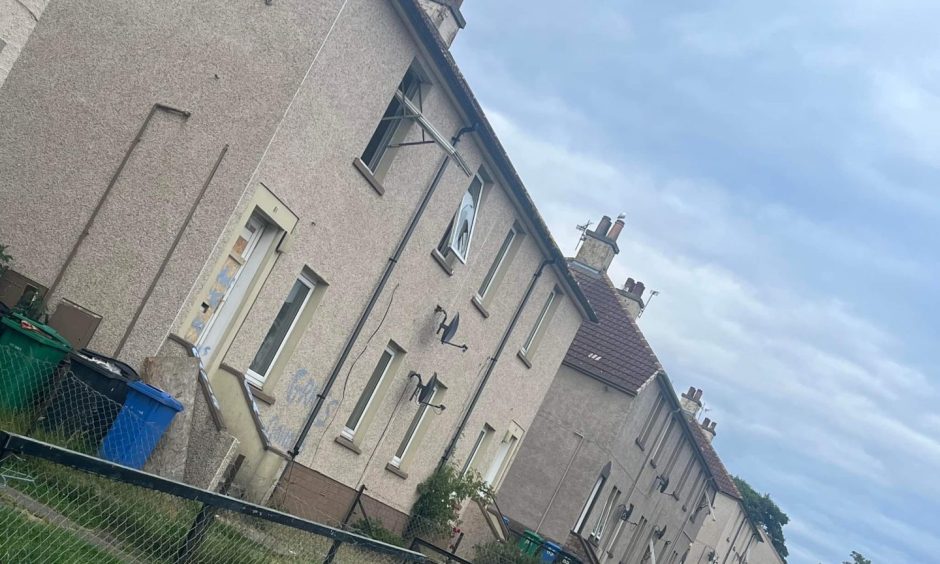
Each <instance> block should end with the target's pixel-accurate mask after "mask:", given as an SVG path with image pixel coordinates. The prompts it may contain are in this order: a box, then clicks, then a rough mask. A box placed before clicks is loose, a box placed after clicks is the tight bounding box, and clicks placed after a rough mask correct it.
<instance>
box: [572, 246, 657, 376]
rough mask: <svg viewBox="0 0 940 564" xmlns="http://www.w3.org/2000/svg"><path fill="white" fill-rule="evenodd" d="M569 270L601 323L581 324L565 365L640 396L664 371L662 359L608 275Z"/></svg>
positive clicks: (579, 268) (573, 265)
mask: <svg viewBox="0 0 940 564" xmlns="http://www.w3.org/2000/svg"><path fill="white" fill-rule="evenodd" d="M570 270H571V273H572V275H573V276H574V279H575V280H576V281H577V282H578V286H579V287H580V288H581V291H582V292H584V295H585V296H587V299H588V301H589V302H591V307H592V308H594V311H595V312H596V313H597V318H598V322H597V323H582V324H581V328H580V329H579V330H578V334H577V335H576V336H575V338H574V341H573V342H572V343H571V347H570V348H569V349H568V354H567V355H566V356H565V361H564V362H565V364H567V365H568V366H571V367H572V368H575V369H576V370H580V371H581V372H584V373H585V374H588V375H590V376H592V377H594V378H596V379H598V380H601V381H603V382H604V383H607V384H610V385H611V386H613V387H615V388H618V389H620V390H623V391H625V392H627V393H631V394H635V393H637V392H638V391H639V389H640V388H641V387H642V386H643V384H645V383H646V382H647V381H648V380H650V379H651V378H652V377H653V376H654V375H655V374H656V372H658V371H659V370H661V369H662V366H661V365H660V363H659V360H658V359H657V358H656V355H655V354H654V353H653V349H652V348H650V346H649V343H647V342H646V339H645V338H644V337H643V334H642V333H641V332H640V328H639V327H637V325H636V323H635V322H634V321H633V320H632V319H631V318H630V316H629V315H628V314H627V312H626V310H625V309H624V307H623V305H621V303H620V300H619V299H618V298H617V294H616V290H615V289H614V286H613V284H611V282H610V279H609V278H608V277H607V275H606V274H595V273H592V272H587V271H585V270H584V269H583V268H581V267H579V266H578V265H577V264H572V265H571V268H570Z"/></svg>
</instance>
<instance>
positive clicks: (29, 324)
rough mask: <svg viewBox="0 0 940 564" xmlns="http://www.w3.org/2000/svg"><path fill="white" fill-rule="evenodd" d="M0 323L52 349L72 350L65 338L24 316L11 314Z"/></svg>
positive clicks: (0, 320)
mask: <svg viewBox="0 0 940 564" xmlns="http://www.w3.org/2000/svg"><path fill="white" fill-rule="evenodd" d="M0 323H3V324H4V325H6V326H7V327H9V328H11V329H13V330H14V331H19V332H20V333H22V334H24V335H26V336H28V337H30V338H31V339H33V340H35V341H38V342H40V343H42V344H43V345H46V346H48V347H53V348H56V349H59V350H63V351H70V350H72V345H71V344H70V343H69V342H68V341H67V340H66V339H65V337H63V336H62V335H59V332H58V331H56V330H55V329H53V328H52V327H49V326H48V325H44V324H42V323H40V322H38V321H35V320H32V319H30V318H28V317H26V316H25V315H22V314H19V313H11V314H10V315H8V316H6V317H4V318H2V319H0Z"/></svg>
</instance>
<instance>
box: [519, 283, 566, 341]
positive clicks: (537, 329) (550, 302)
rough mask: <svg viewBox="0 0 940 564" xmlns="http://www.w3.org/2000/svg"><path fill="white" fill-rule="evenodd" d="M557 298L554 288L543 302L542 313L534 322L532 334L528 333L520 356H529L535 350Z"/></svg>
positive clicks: (556, 291) (556, 290)
mask: <svg viewBox="0 0 940 564" xmlns="http://www.w3.org/2000/svg"><path fill="white" fill-rule="evenodd" d="M557 298H558V289H557V288H555V289H554V290H552V291H551V292H550V293H549V294H548V299H547V300H545V305H544V306H542V311H540V312H539V317H538V319H537V320H536V321H535V326H534V327H532V332H531V333H529V338H528V339H526V341H525V344H524V345H523V346H522V351H521V352H522V354H523V355H524V356H526V357H528V356H530V353H531V352H532V351H533V350H534V349H535V346H536V345H537V344H538V339H539V337H540V336H541V334H542V330H543V329H544V328H545V325H546V324H547V323H548V318H549V315H550V314H551V312H552V311H553V306H554V305H555V301H556V299H557Z"/></svg>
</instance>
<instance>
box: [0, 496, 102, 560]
mask: <svg viewBox="0 0 940 564" xmlns="http://www.w3.org/2000/svg"><path fill="white" fill-rule="evenodd" d="M0 528H2V530H3V534H2V535H0V562H17V563H21V564H29V563H33V562H35V563H37V564H38V563H39V562H41V563H42V564H81V563H84V562H89V563H95V564H120V560H117V559H115V558H114V557H112V556H111V555H109V554H108V553H106V552H102V551H100V550H98V549H97V548H95V547H94V546H93V545H91V544H89V543H87V542H85V541H84V540H82V539H80V538H78V537H77V536H75V535H73V534H71V533H69V532H68V531H65V530H63V529H60V528H58V527H56V526H54V525H49V524H47V523H46V522H44V521H42V520H41V519H38V518H36V517H34V516H32V515H30V514H28V513H26V512H23V511H19V510H17V509H13V508H10V507H6V506H4V505H0Z"/></svg>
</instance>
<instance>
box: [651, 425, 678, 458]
mask: <svg viewBox="0 0 940 564" xmlns="http://www.w3.org/2000/svg"><path fill="white" fill-rule="evenodd" d="M674 425H675V421H669V424H668V425H664V426H663V429H662V431H660V433H659V437H657V438H656V444H654V445H653V455H652V456H651V457H650V463H651V464H652V465H653V468H656V463H657V461H658V460H659V459H660V455H661V454H662V453H663V450H664V449H665V448H666V443H668V442H669V437H670V435H672V428H673V426H674Z"/></svg>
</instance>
